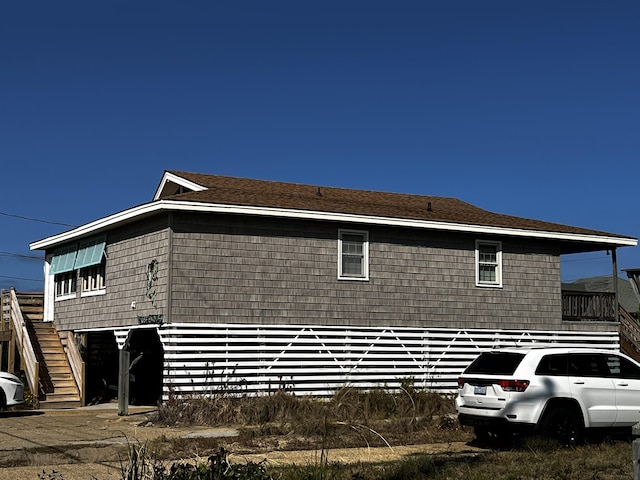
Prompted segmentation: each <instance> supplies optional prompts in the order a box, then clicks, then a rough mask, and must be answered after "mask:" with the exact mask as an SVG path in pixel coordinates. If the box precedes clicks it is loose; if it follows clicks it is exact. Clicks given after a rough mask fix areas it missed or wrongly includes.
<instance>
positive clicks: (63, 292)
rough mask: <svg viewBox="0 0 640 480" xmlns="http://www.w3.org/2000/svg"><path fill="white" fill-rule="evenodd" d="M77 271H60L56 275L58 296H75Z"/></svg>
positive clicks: (55, 281) (58, 297)
mask: <svg viewBox="0 0 640 480" xmlns="http://www.w3.org/2000/svg"><path fill="white" fill-rule="evenodd" d="M76 273H77V272H76V271H75V270H72V271H70V272H64V273H58V274H57V275H56V276H55V277H54V283H55V289H56V298H57V299H60V298H65V297H75V296H76V278H77V277H76Z"/></svg>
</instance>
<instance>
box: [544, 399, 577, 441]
mask: <svg viewBox="0 0 640 480" xmlns="http://www.w3.org/2000/svg"><path fill="white" fill-rule="evenodd" d="M583 432H584V424H583V422H582V418H581V417H580V416H579V415H578V414H577V413H576V412H575V411H574V410H572V409H570V408H567V407H552V408H551V409H550V410H549V411H548V412H547V413H545V415H544V417H543V418H542V421H541V423H540V433H542V434H543V435H544V436H546V437H549V438H553V439H554V440H557V441H558V442H559V443H560V444H561V445H562V446H563V447H572V446H575V445H578V444H580V443H581V442H582V436H583Z"/></svg>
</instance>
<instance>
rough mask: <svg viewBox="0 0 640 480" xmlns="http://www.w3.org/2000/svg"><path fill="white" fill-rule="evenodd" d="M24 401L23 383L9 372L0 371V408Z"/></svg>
mask: <svg viewBox="0 0 640 480" xmlns="http://www.w3.org/2000/svg"><path fill="white" fill-rule="evenodd" d="M22 403H24V385H23V383H22V382H21V381H20V379H19V378H18V377H16V376H15V375H13V374H11V373H7V372H0V409H2V408H6V407H13V406H15V405H20V404H22Z"/></svg>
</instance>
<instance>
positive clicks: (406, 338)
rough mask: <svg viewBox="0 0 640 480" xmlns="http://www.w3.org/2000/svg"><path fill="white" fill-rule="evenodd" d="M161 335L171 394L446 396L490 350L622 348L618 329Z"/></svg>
mask: <svg viewBox="0 0 640 480" xmlns="http://www.w3.org/2000/svg"><path fill="white" fill-rule="evenodd" d="M158 333H159V335H160V339H161V341H162V344H163V347H164V369H165V372H164V378H165V396H166V395H167V394H168V393H169V391H170V390H171V391H173V392H175V393H176V394H179V395H184V394H211V393H216V392H225V393H238V394H267V393H270V392H273V391H276V390H279V389H286V390H287V391H290V392H295V393H296V394H312V395H331V394H332V393H334V392H335V391H336V389H338V388H340V387H343V386H351V387H354V388H363V389H371V388H381V387H382V388H389V389H395V388H398V387H399V386H400V384H401V381H403V380H405V379H409V378H411V379H412V381H413V382H414V385H415V386H416V387H421V388H427V389H431V390H435V391H440V392H443V393H445V392H453V391H455V389H456V388H457V378H458V375H459V374H460V372H462V370H463V369H464V368H465V367H466V366H467V365H468V364H469V363H470V362H471V361H472V360H473V359H474V358H475V357H476V356H477V355H478V354H479V353H480V352H481V351H484V350H488V349H492V348H504V347H514V346H523V347H524V346H557V347H560V346H584V347H587V346H588V347H594V348H606V349H612V350H618V349H619V346H620V343H619V335H618V333H617V332H564V331H530V330H529V331H526V330H501V331H494V330H474V329H468V330H459V329H441V328H440V329H415V328H347V327H345V328H340V327H322V326H265V325H236V324H222V325H220V324H213V325H209V324H206V325H202V324H169V325H164V326H162V327H160V328H159V329H158Z"/></svg>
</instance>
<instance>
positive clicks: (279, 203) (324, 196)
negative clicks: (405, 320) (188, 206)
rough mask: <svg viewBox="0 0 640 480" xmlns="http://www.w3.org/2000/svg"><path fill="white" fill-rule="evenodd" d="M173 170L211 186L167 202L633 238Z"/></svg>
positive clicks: (447, 206) (459, 205) (447, 205)
mask: <svg viewBox="0 0 640 480" xmlns="http://www.w3.org/2000/svg"><path fill="white" fill-rule="evenodd" d="M169 173H171V174H173V175H176V176H178V177H181V178H184V179H185V180H188V181H190V182H193V183H196V184H198V185H201V186H203V187H206V190H203V191H200V192H188V193H183V194H177V195H170V196H164V197H163V199H165V200H184V201H190V202H202V203H215V204H226V205H243V206H255V207H267V208H284V209H294V210H307V211H317V212H331V213H346V214H354V215H366V216H376V217H389V218H397V219H411V220H426V221H435V222H446V223H455V224H463V225H480V226H488V227H502V228H514V229H523V230H534V231H544V232H557V233H571V234H579V235H580V234H582V235H597V236H601V235H604V236H608V237H619V238H630V237H626V236H624V235H618V234H612V233H607V232H601V231H597V230H590V229H585V228H579V227H572V226H568V225H560V224H556V223H551V222H544V221H540V220H532V219H527V218H521V217H514V216H510V215H501V214H498V213H493V212H489V211H487V210H483V209H481V208H478V207H475V206H473V205H471V204H469V203H466V202H463V201H461V200H458V199H456V198H450V197H435V196H428V195H408V194H402V193H388V192H374V191H369V190H351V189H345V188H334V187H324V186H314V185H302V184H296V183H284V182H274V181H266V180H253V179H248V178H237V177H225V176H218V175H206V174H200V173H190V172H181V171H169Z"/></svg>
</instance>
